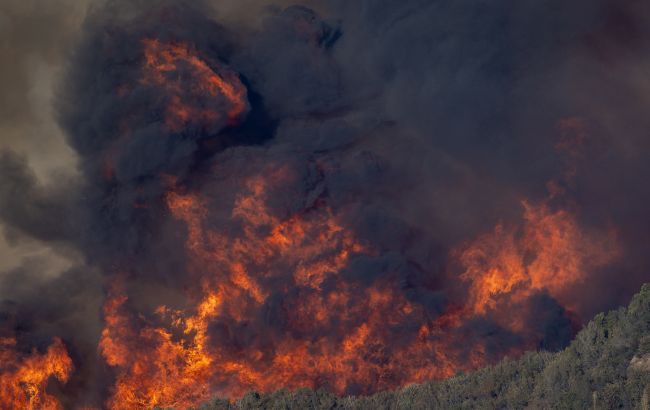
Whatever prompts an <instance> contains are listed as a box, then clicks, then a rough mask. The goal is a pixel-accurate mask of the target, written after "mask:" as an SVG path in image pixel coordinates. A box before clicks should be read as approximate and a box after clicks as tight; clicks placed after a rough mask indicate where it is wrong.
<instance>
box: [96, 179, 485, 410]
mask: <svg viewBox="0 0 650 410" xmlns="http://www.w3.org/2000/svg"><path fill="white" fill-rule="evenodd" d="M285 178H287V176H286V171H285V170H284V169H282V168H279V169H277V170H275V171H269V172H267V173H265V174H264V177H261V176H259V177H253V178H250V180H249V181H248V182H247V183H246V185H245V189H244V192H243V193H242V194H241V195H239V197H238V198H237V200H236V201H235V203H234V204H233V208H232V218H233V219H234V220H236V221H238V222H240V223H241V228H242V229H241V234H240V235H239V236H237V237H232V236H229V235H226V234H225V233H222V232H219V231H218V230H214V229H209V228H207V227H206V225H207V223H206V219H207V218H208V216H209V213H208V209H207V204H206V203H205V201H204V200H203V199H202V198H201V196H200V195H197V194H194V193H180V192H174V191H172V192H170V193H169V194H168V195H167V205H168V207H169V209H170V211H171V213H172V215H173V216H174V217H175V218H178V219H179V220H182V221H183V222H184V223H185V225H186V226H187V242H186V247H187V251H188V252H189V254H190V255H191V258H190V259H191V261H192V262H191V266H189V267H188V270H189V271H190V273H191V274H193V275H196V277H197V278H198V280H199V282H200V284H201V288H202V292H201V293H202V296H201V298H200V299H199V300H198V301H197V303H196V307H195V308H194V309H193V310H192V311H189V312H180V311H173V310H171V309H169V308H167V307H165V306H161V307H160V308H159V309H158V310H157V314H158V315H159V316H160V318H161V319H162V318H166V319H167V323H168V325H167V326H157V325H155V324H153V323H143V322H142V320H143V319H142V318H137V317H136V315H134V314H133V313H131V312H129V311H128V309H126V308H125V306H124V305H125V302H126V301H127V298H126V296H124V295H123V294H119V293H118V294H113V295H112V296H111V297H110V298H109V300H108V302H107V303H106V308H105V316H106V329H105V330H104V334H103V337H102V342H101V352H102V354H103V355H104V357H105V358H106V361H107V363H108V364H110V365H111V366H114V368H115V369H116V371H117V382H116V385H115V387H114V390H113V395H112V398H111V399H110V400H109V402H108V407H110V408H114V409H122V408H148V407H152V406H163V407H165V406H173V407H177V408H185V407H188V406H191V405H196V404H198V403H200V402H201V401H203V400H207V399H208V398H210V397H211V396H213V395H215V394H221V395H225V396H229V397H237V396H241V395H242V394H243V393H245V392H246V391H248V390H250V389H255V390H261V391H271V390H274V389H278V388H282V387H286V388H291V389H294V388H299V387H318V386H322V385H326V386H328V388H329V389H330V390H332V391H335V392H337V393H341V394H343V393H345V392H347V391H349V389H350V388H351V386H359V388H360V389H361V390H360V391H359V392H366V393H367V392H371V391H374V390H377V389H385V388H392V387H395V386H396V385H399V384H401V383H408V382H415V381H423V380H425V379H427V378H431V377H437V378H440V377H447V376H449V375H452V374H453V372H454V371H456V370H457V369H458V368H459V367H463V365H462V364H460V365H454V364H453V363H463V362H464V360H463V359H461V358H459V357H458V356H457V355H460V352H457V351H456V350H457V349H454V347H453V346H450V345H451V343H450V342H449V341H447V339H449V338H443V339H441V338H440V337H441V335H443V333H444V327H445V325H444V324H442V323H427V324H426V326H425V327H426V330H425V331H420V329H419V328H417V327H416V328H413V329H412V330H409V332H408V333H410V334H408V335H402V336H399V335H397V334H396V331H397V329H399V328H400V327H401V326H403V325H404V324H405V323H412V322H416V323H423V322H426V318H425V316H426V315H425V312H424V310H423V309H422V307H420V306H417V305H415V304H413V303H412V302H410V301H409V300H407V299H406V298H405V297H404V296H403V295H402V294H401V293H400V292H399V291H398V290H397V289H396V288H395V286H394V285H391V283H390V281H387V280H380V281H377V282H376V283H374V284H371V285H369V286H361V285H360V284H358V283H353V282H349V281H346V280H345V279H344V278H339V277H338V276H340V275H341V273H342V271H343V270H344V269H345V268H346V267H347V265H348V263H349V262H350V259H351V258H353V257H354V256H355V255H359V254H368V255H369V254H372V250H370V249H369V247H368V246H367V245H365V244H362V243H360V242H359V241H358V240H357V239H356V238H355V236H354V235H353V234H352V233H351V232H350V231H348V230H347V229H345V228H344V227H343V226H342V225H341V224H340V222H339V221H338V220H337V217H336V215H335V214H334V213H333V212H332V210H331V209H329V208H328V207H327V206H325V205H321V206H317V207H316V209H312V210H309V211H306V212H304V213H301V214H297V215H293V216H289V217H287V218H284V219H281V218H278V217H277V216H275V215H273V214H272V213H271V211H270V210H269V209H268V207H267V206H266V201H267V196H268V194H269V191H270V190H272V189H273V187H274V185H281V184H282V183H283V181H284V179H285ZM332 279H335V280H334V281H333V282H332V281H331V280H332ZM278 281H279V282H278ZM287 281H288V282H287ZM328 281H330V284H329V285H328V287H327V289H326V287H325V286H324V284H325V283H326V282H328ZM278 283H280V284H282V283H284V285H280V293H281V295H282V296H283V297H284V302H283V305H282V312H283V314H286V316H287V317H286V318H285V323H284V324H283V325H281V326H279V327H280V329H270V328H266V329H265V328H264V326H265V325H260V324H259V323H258V324H257V325H258V326H261V327H262V328H260V329H253V330H254V331H255V332H265V331H268V332H270V333H274V332H275V333H277V334H276V335H275V336H272V335H271V336H270V337H268V336H269V335H265V337H264V338H265V339H266V338H267V337H268V338H269V342H268V343H267V344H259V343H258V342H259V340H261V337H260V336H261V335H255V334H253V335H251V337H253V339H251V340H249V341H248V342H243V341H241V342H233V341H232V340H230V341H228V340H220V339H219V338H218V337H216V336H214V332H215V331H214V329H213V328H212V327H213V326H220V327H221V328H222V329H225V331H224V332H222V336H230V337H234V335H233V333H232V332H236V331H237V329H239V328H241V327H242V326H243V327H244V329H246V327H247V326H248V325H249V324H250V326H255V325H254V324H251V323H253V321H255V320H257V319H258V318H259V317H260V316H262V315H263V314H264V313H263V312H264V311H266V310H267V309H268V306H269V305H268V304H267V301H268V298H269V297H270V295H271V294H273V292H276V293H277V292H278V290H277V284H278ZM332 284H333V285H332ZM274 286H275V287H276V289H275V290H274ZM276 296H277V295H276ZM136 322H140V323H136ZM338 326H343V327H345V328H348V329H351V331H350V332H349V333H341V331H340V330H339V329H337V327H338ZM136 329H140V330H136ZM400 337H401V338H402V339H403V340H401V341H400V343H402V344H403V347H402V348H401V349H399V350H395V351H393V350H392V348H391V345H392V344H393V343H395V340H393V339H394V338H400ZM255 339H257V340H255ZM448 344H449V345H448ZM125 358H128V360H127V359H125ZM476 360H478V361H480V359H476ZM469 366H473V365H468V367H469Z"/></svg>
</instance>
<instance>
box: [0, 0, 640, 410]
mask: <svg viewBox="0 0 650 410" xmlns="http://www.w3.org/2000/svg"><path fill="white" fill-rule="evenodd" d="M648 20H650V7H649V6H647V5H645V4H643V3H642V2H636V1H622V2H621V1H616V2H615V1H612V0H598V1H586V0H585V1H576V2H571V4H567V3H566V2H564V1H559V0H557V1H556V0H553V1H550V2H544V3H543V4H542V3H539V2H532V1H518V2H509V1H493V2H490V3H489V4H487V3H485V4H483V3H481V4H472V5H469V4H460V3H458V2H453V1H416V0H413V1H402V0H400V1H391V0H385V1H356V2H347V1H333V2H319V1H314V2H309V4H296V5H291V4H280V5H271V4H268V3H262V2H246V4H244V5H242V3H236V2H233V3H230V2H223V3H220V4H218V5H217V4H212V2H189V1H187V2H185V1H162V0H161V1H155V2H153V3H149V2H147V3H145V2H132V1H123V0H109V1H104V2H101V3H100V2H98V3H96V4H93V5H91V6H90V8H89V11H88V15H87V17H86V21H85V23H84V25H83V28H82V30H81V33H80V34H79V35H78V38H77V39H76V41H75V44H74V47H72V48H71V50H70V55H69V62H68V67H67V70H66V75H65V78H64V80H63V81H62V82H61V84H60V87H59V88H58V94H57V98H56V100H55V102H54V109H55V110H56V113H57V118H58V121H59V124H60V126H61V128H62V129H63V130H64V132H65V134H66V138H67V143H68V145H69V146H70V147H71V148H72V149H73V150H74V152H75V153H76V155H77V158H78V169H79V174H78V176H77V177H75V178H70V179H66V180H58V181H54V182H52V183H50V184H48V185H42V184H40V183H39V180H38V179H37V178H36V177H35V176H34V174H33V172H32V170H31V169H30V167H29V164H28V163H27V160H26V159H25V158H24V157H21V156H20V155H18V154H16V153H14V152H11V151H5V152H4V153H2V154H1V156H0V167H1V168H2V169H1V170H0V171H1V172H0V219H1V220H2V222H3V224H4V227H5V231H6V232H5V233H6V235H7V237H14V238H34V239H37V240H39V241H43V242H44V243H47V244H49V245H50V246H51V247H53V248H55V249H58V250H60V251H61V252H68V253H71V254H74V255H78V256H77V260H78V263H77V264H76V265H75V266H72V267H71V268H69V269H67V270H66V271H64V272H60V273H59V274H57V275H54V276H52V275H43V274H42V272H40V269H42V267H41V266H38V264H24V265H23V266H21V267H19V268H16V269H13V270H11V271H7V272H3V273H2V274H1V275H0V301H2V304H1V305H0V358H1V359H2V360H1V361H2V364H0V386H1V387H0V402H2V403H3V404H0V408H47V409H58V408H69V407H71V406H87V407H89V408H111V409H122V408H152V407H154V406H161V407H176V408H186V407H188V406H195V405H198V404H200V403H201V402H203V401H205V400H208V399H210V398H211V397H215V396H221V397H227V398H238V397H240V396H242V395H243V394H244V393H245V392H247V391H249V390H257V391H264V392H268V391H273V390H276V389H280V388H289V389H297V388H301V387H310V388H323V389H325V390H328V391H331V392H334V393H336V394H341V395H359V394H371V393H374V392H377V391H382V390H387V389H395V388H398V387H400V386H403V385H406V384H409V383H417V382H424V381H427V380H431V379H442V378H447V377H451V376H453V375H454V374H456V373H457V372H459V371H470V370H473V369H477V368H481V367H483V366H487V365H489V364H493V363H495V362H497V361H498V360H500V359H502V358H503V357H505V356H510V357H513V356H517V355H520V354H522V353H523V352H525V351H528V350H537V349H545V350H558V349H561V348H563V347H564V346H566V345H567V344H568V343H569V342H570V340H571V338H572V336H573V335H574V334H575V333H576V332H577V331H578V330H579V329H580V327H581V324H582V323H584V322H585V321H587V320H589V319H590V318H591V316H592V315H593V314H594V313H596V312H598V311H600V310H604V309H608V308H611V307H614V306H617V305H618V304H622V303H625V302H626V300H627V299H628V298H629V297H630V296H631V295H632V294H633V293H634V292H635V291H636V290H637V289H638V287H639V286H640V284H641V283H643V281H644V280H647V278H648V274H647V272H648V267H649V266H648V265H649V262H650V261H649V260H648V258H647V255H648V252H647V251H648V249H647V245H648V243H650V237H648V235H649V232H650V230H649V229H648V227H649V225H650V218H649V217H648V213H647V207H648V204H650V189H648V188H647V183H644V181H646V180H647V178H648V176H649V175H650V165H649V164H648V161H647V158H646V157H647V153H648V148H649V146H648V145H649V142H648V140H647V137H646V136H647V132H648V130H650V127H649V125H650V124H648V116H647V115H646V113H645V111H646V109H647V108H648V106H649V104H648V103H649V102H650V101H648V98H650V97H649V96H650V93H649V92H647V91H648V90H647V88H648V83H647V79H646V78H645V77H644V75H643V73H644V72H645V71H647V70H646V69H647V68H648V67H647V65H648V63H649V62H648V60H647V57H646V55H645V54H646V53H645V52H644V50H646V49H647V46H648V45H649V44H648V43H649V40H650V33H649V32H648V29H647V27H650V25H649V24H648V23H650V21H648ZM15 240H19V239H15ZM2 406H5V407H2Z"/></svg>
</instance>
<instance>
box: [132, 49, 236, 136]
mask: <svg viewBox="0 0 650 410" xmlns="http://www.w3.org/2000/svg"><path fill="white" fill-rule="evenodd" d="M142 44H143V45H144V58H145V66H144V70H143V71H144V76H143V79H142V82H143V83H144V84H147V85H152V86H155V87H160V88H162V89H164V90H165V96H166V97H167V98H168V99H169V105H168V107H167V112H166V115H165V124H166V125H167V126H168V128H169V129H170V130H171V131H176V132H177V131H181V130H182V129H184V128H186V127H188V126H196V125H199V126H201V127H203V128H205V129H208V130H209V129H210V127H211V126H213V125H214V124H215V123H222V122H223V120H224V118H223V117H224V114H225V117H226V118H225V120H226V123H227V124H235V123H237V122H238V121H239V120H241V118H242V117H243V115H244V114H245V113H246V111H247V110H248V102H247V98H246V87H245V86H244V85H243V84H242V83H241V81H240V80H239V77H238V76H237V74H236V73H235V72H233V71H231V70H229V69H227V68H226V67H225V66H218V65H216V64H214V65H209V64H208V62H207V61H206V60H204V59H202V58H201V57H200V56H199V55H198V53H197V52H196V51H194V50H192V48H191V47H190V45H188V44H185V43H163V42H160V41H158V40H156V39H145V40H143V41H142Z"/></svg>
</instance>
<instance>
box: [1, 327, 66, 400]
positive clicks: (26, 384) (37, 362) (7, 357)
mask: <svg viewBox="0 0 650 410" xmlns="http://www.w3.org/2000/svg"><path fill="white" fill-rule="evenodd" d="M72 369H73V365H72V360H71V359H70V357H69V356H68V353H67V351H66V348H65V346H64V345H63V342H62V341H61V340H60V339H58V338H55V339H54V340H53V341H52V344H51V345H50V346H49V347H48V348H47V351H46V352H45V353H44V354H41V353H39V352H37V351H36V350H33V351H32V353H31V355H27V356H25V355H23V354H22V353H20V352H18V351H17V350H16V340H15V339H14V338H1V339H0V408H2V409H30V410H31V409H33V410H37V409H38V410H56V409H62V408H63V407H62V406H61V404H60V403H59V401H58V400H57V399H56V398H55V397H54V396H52V395H50V394H48V393H47V392H46V388H47V386H48V383H49V381H50V379H51V378H55V379H56V380H58V381H60V382H61V383H65V382H67V381H68V378H69V377H70V374H71V373H72Z"/></svg>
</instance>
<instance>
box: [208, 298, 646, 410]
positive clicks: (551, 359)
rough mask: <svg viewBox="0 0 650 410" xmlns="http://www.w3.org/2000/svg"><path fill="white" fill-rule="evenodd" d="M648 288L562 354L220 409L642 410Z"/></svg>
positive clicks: (252, 396)
mask: <svg viewBox="0 0 650 410" xmlns="http://www.w3.org/2000/svg"><path fill="white" fill-rule="evenodd" d="M649 396H650V285H645V286H644V287H643V288H642V289H641V292H640V293H639V294H637V295H636V296H635V297H634V299H633V300H632V302H631V303H630V305H629V306H628V307H627V308H620V309H618V310H615V311H612V312H610V313H608V314H602V313H601V314H599V315H597V316H596V317H595V318H594V319H593V320H592V321H591V322H590V323H589V324H588V325H587V326H586V327H585V328H584V329H583V330H582V331H581V332H580V333H579V334H578V335H577V337H576V338H575V340H574V341H573V342H572V343H571V345H570V346H569V347H567V348H566V349H565V350H563V351H561V352H557V353H547V352H535V353H528V354H526V355H524V356H523V357H521V358H520V359H518V360H509V359H506V360H503V361H502V362H500V363H499V364H497V365H496V366H494V367H490V368H486V369H482V370H479V371H476V372H473V373H469V374H464V375H458V376H456V377H454V378H451V379H449V380H445V381H436V382H430V383H425V384H422V385H412V386H407V387H405V388H402V389H400V390H398V391H394V392H382V393H378V394H375V395H373V396H369V397H343V398H342V397H336V396H334V395H332V394H329V393H327V392H324V391H312V390H308V389H303V390H299V391H296V392H293V393H291V392H288V391H278V392H275V393H271V394H264V395H260V394H257V393H248V394H247V395H246V396H244V397H243V398H242V399H241V400H239V401H237V402H235V403H229V402H228V401H226V400H219V399H217V400H214V401H213V402H211V403H207V404H205V405H203V406H201V407H200V409H201V410H226V409H359V410H361V409H373V410H374V409H524V408H525V409H643V410H650V406H649V401H650V397H649Z"/></svg>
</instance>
